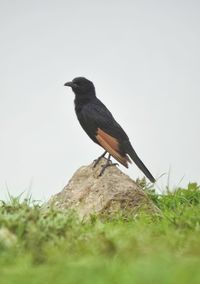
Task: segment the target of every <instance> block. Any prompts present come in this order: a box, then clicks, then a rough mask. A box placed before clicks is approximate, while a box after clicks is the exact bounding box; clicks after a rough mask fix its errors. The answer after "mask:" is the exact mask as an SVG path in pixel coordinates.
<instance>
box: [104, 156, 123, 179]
mask: <svg viewBox="0 0 200 284" xmlns="http://www.w3.org/2000/svg"><path fill="white" fill-rule="evenodd" d="M110 157H111V155H110V154H109V155H108V159H107V161H106V163H105V165H104V166H103V167H102V169H101V172H100V174H99V176H102V175H103V173H104V171H105V169H106V168H107V167H111V166H119V164H118V163H112V161H111V159H110Z"/></svg>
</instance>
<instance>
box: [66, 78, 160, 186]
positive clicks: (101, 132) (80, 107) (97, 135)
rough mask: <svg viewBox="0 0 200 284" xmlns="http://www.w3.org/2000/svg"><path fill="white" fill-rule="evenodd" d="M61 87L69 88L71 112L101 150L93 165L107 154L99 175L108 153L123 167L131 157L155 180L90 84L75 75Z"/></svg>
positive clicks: (152, 180) (108, 161) (149, 177)
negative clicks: (71, 94) (73, 110)
mask: <svg viewBox="0 0 200 284" xmlns="http://www.w3.org/2000/svg"><path fill="white" fill-rule="evenodd" d="M64 86H68V87H71V88H72V90H73V92H74V94H75V100H74V104H75V111H76V115H77V118H78V120H79V122H80V124H81V126H82V127H83V129H84V130H85V132H86V133H87V134H88V136H89V137H90V138H91V139H92V140H93V141H94V142H95V143H97V144H99V145H100V146H101V147H103V148H104V149H105V152H104V153H103V154H102V155H101V156H100V157H99V158H98V159H97V160H96V162H95V164H94V166H96V164H97V163H98V162H99V160H100V159H101V158H102V157H104V156H105V154H106V153H107V152H108V153H109V156H108V160H107V163H106V164H105V166H104V167H103V168H102V171H101V173H100V175H102V174H103V172H104V170H105V168H106V167H108V166H110V165H113V164H111V162H110V156H113V157H114V158H115V159H116V160H117V161H118V162H119V163H121V164H122V165H123V166H125V167H126V168H128V163H131V160H130V158H131V159H132V160H133V161H134V162H135V164H136V165H137V166H138V168H139V169H140V170H141V171H142V172H143V173H144V174H145V176H146V177H147V178H148V179H149V180H150V181H151V182H155V178H154V177H153V176H152V174H151V173H150V172H149V170H148V169H147V168H146V166H145V165H144V164H143V162H142V161H141V160H140V158H139V157H138V155H137V154H136V152H135V150H134V149H133V147H132V145H131V143H130V141H129V138H128V136H127V135H126V133H125V132H124V130H123V129H122V127H121V126H120V125H119V124H118V123H117V122H116V120H115V119H114V117H113V116H112V114H111V112H110V111H109V110H108V109H107V108H106V106H105V105H104V104H103V103H102V102H101V101H100V100H99V99H98V98H97V97H96V92H95V87H94V84H93V83H92V82H91V81H89V80H88V79H86V78H84V77H77V78H75V79H73V80H72V81H71V82H67V83H65V84H64ZM129 157H130V158H129Z"/></svg>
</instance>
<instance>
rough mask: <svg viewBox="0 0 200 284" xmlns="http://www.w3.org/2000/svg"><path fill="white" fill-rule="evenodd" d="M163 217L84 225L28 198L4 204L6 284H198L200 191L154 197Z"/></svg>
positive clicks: (192, 187) (1, 231)
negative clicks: (44, 207) (45, 208)
mask: <svg viewBox="0 0 200 284" xmlns="http://www.w3.org/2000/svg"><path fill="white" fill-rule="evenodd" d="M148 194H149V196H150V197H151V199H152V200H153V201H154V203H155V204H156V205H157V206H158V207H159V208H160V209H161V212H162V214H163V217H161V216H148V215H145V214H144V213H143V214H142V213H141V214H140V215H137V216H135V217H131V216H130V218H127V217H126V218H125V217H122V216H121V217H120V216H116V217H113V218H112V219H108V220H105V219H104V220H101V219H100V218H99V217H97V216H91V219H90V220H89V221H87V222H81V221H79V220H78V218H77V217H76V216H75V215H74V214H73V213H72V212H58V211H56V210H54V209H52V208H51V209H47V210H44V209H43V208H42V207H40V206H39V205H37V204H34V203H33V202H31V201H30V200H24V201H20V198H13V197H11V198H10V201H9V202H6V203H4V202H2V203H1V205H0V283H1V284H4V283H15V284H18V283H20V284H23V283H26V284H27V283H29V284H31V283H42V284H44V283H48V284H51V283H52V284H53V283H73V284H75V283H82V284H85V283H91V284H92V283H97V284H98V283H105V284H106V283H109V284H112V283H116V284H117V283H120V284H121V283H123V284H124V283H145V284H146V283H170V284H171V283H176V284H177V283H181V284H184V283H200V269H199V267H200V190H199V187H198V185H197V184H195V183H193V184H189V185H188V188H186V189H180V188H179V189H177V190H176V191H175V192H174V193H168V194H166V195H164V196H160V195H157V194H155V192H154V191H153V190H150V191H149V193H148Z"/></svg>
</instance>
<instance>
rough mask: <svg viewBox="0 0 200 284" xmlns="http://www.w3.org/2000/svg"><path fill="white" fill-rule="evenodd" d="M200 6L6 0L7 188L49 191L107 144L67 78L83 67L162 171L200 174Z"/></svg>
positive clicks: (2, 4) (2, 5)
mask: <svg viewBox="0 0 200 284" xmlns="http://www.w3.org/2000/svg"><path fill="white" fill-rule="evenodd" d="M199 13H200V2H199V1H198V0H196V1H195V0H190V1H189V0H188V1H184V0H182V1H176V0H173V1H172V0H169V1H160V0H157V1H156V0H151V1H149V0H144V1H142V0H137V1H135V0H119V1H116V0H115V1H114V0H113V1H112V0H110V1H105V0H104V1H103V0H101V1H97V0H96V1H94V0H90V1H89V0H88V1H81V0H80V1H76V0H73V1H67V0H65V1H64V0H63V1H61V0H56V1H55V0H54V1H50V0H48V1H47V0H46V1H45V0H43V1H37V0H29V1H27V0H15V1H14V0H0V41H1V42H0V74H1V76H0V130H1V131H0V198H5V197H6V194H7V189H8V190H9V191H10V193H11V194H12V195H17V194H19V193H21V192H23V191H24V190H30V192H31V193H32V195H33V198H34V199H41V200H47V199H48V198H49V197H50V196H51V195H52V194H53V193H56V192H58V191H60V190H61V189H62V188H63V186H64V185H65V184H66V183H67V181H68V180H69V179H70V177H71V176H72V174H73V173H74V171H75V170H76V169H78V168H79V167H80V166H81V165H87V164H89V163H90V162H92V161H93V160H94V159H95V158H96V157H97V156H98V155H100V154H101V153H102V150H101V148H100V147H99V146H98V145H96V144H94V143H93V142H92V141H91V140H90V139H89V138H88V137H87V135H86V134H85V133H84V131H83V130H82V128H81V127H80V125H79V123H78V121H77V119H76V116H75V113H74V106H73V100H74V95H73V93H72V91H71V90H70V89H69V88H66V87H64V86H63V84H64V83H65V82H66V81H69V80H71V79H73V78H74V77H76V76H85V77H87V78H88V79H90V80H92V81H93V82H94V84H95V86H96V91H97V96H98V97H99V98H100V99H101V100H102V101H103V102H104V103H105V104H106V105H107V107H108V108H109V109H110V110H111V111H112V113H113V115H114V117H115V118H116V120H117V121H118V122H119V123H120V124H121V126H122V127H123V128H124V130H125V131H126V132H127V134H128V136H129V138H130V140H131V142H132V145H133V147H134V148H135V150H136V152H137V153H138V155H139V156H140V157H141V159H142V160H143V162H144V163H145V164H146V166H147V167H148V168H149V170H150V171H151V172H152V174H153V175H154V176H155V177H156V178H158V177H159V176H160V175H162V174H163V173H168V172H169V168H170V167H171V177H170V184H171V186H175V185H177V184H178V183H179V181H180V179H181V178H182V177H184V178H183V181H182V184H183V185H185V184H187V183H188V182H189V181H197V182H200V170H199V167H200V166H199V164H200V150H199V147H200V129H199V128H200V127H199V120H200V119H199V108H200V16H199ZM120 169H121V170H123V171H125V172H126V173H128V174H129V175H130V176H131V177H132V178H136V177H138V176H140V177H142V174H141V172H140V171H139V170H138V169H137V168H136V166H135V165H132V166H131V167H130V168H129V169H128V170H124V168H123V167H122V166H120ZM166 182H167V175H165V177H163V178H161V179H160V180H159V182H158V185H159V186H160V187H161V188H162V187H164V185H165V184H166Z"/></svg>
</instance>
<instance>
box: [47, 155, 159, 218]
mask: <svg viewBox="0 0 200 284" xmlns="http://www.w3.org/2000/svg"><path fill="white" fill-rule="evenodd" d="M105 162H106V159H104V158H103V159H101V161H100V162H99V164H98V165H97V166H96V167H95V168H93V163H92V164H91V165H89V166H82V167H81V168H79V169H78V170H77V171H76V172H75V174H74V175H73V176H72V178H71V179H70V181H69V183H68V184H67V185H66V186H65V187H64V189H63V190H62V191H61V192H59V193H57V194H56V195H54V196H52V197H51V199H50V200H49V202H48V205H50V206H52V205H53V206H55V207H56V208H58V209H67V208H68V209H72V210H75V211H76V212H77V213H78V215H79V216H80V217H81V218H85V217H88V216H90V215H91V214H96V213H97V214H101V215H106V216H107V215H112V214H116V213H119V214H126V213H128V214H130V212H131V213H133V214H135V213H137V212H138V210H139V209H143V210H148V211H149V212H150V213H151V214H152V213H155V214H156V213H158V209H157V207H156V206H155V205H154V204H153V203H152V201H151V200H150V199H149V198H148V196H147V195H146V194H145V193H144V191H143V190H142V189H141V188H140V187H139V186H138V185H137V184H136V183H135V182H134V181H133V180H132V179H131V178H130V177H129V176H127V175H126V174H124V173H123V172H121V171H120V170H119V169H118V168H117V167H116V166H111V167H108V168H107V169H106V170H105V172H104V174H103V175H102V176H99V173H100V171H101V168H102V165H104V164H105Z"/></svg>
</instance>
